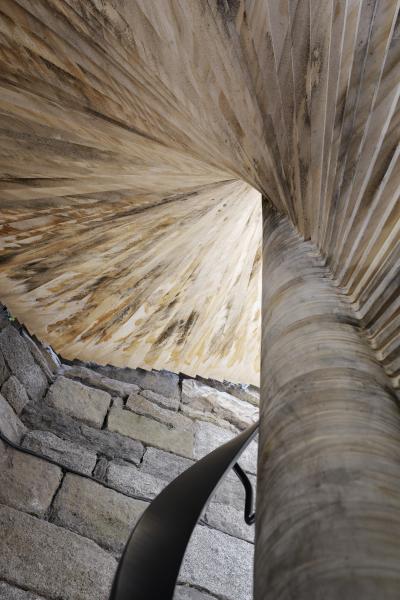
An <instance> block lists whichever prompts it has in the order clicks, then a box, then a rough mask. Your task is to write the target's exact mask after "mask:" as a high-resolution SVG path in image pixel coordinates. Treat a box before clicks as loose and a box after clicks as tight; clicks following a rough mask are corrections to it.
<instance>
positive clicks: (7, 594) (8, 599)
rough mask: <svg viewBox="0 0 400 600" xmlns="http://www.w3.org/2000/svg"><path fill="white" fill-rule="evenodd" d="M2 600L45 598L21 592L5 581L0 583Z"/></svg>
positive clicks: (38, 599)
mask: <svg viewBox="0 0 400 600" xmlns="http://www.w3.org/2000/svg"><path fill="white" fill-rule="evenodd" d="M0 598H1V600H44V598H43V596H38V595H37V594H35V593H32V592H27V591H25V590H21V589H20V588H16V587H14V586H12V585H8V583H5V582H4V581H0Z"/></svg>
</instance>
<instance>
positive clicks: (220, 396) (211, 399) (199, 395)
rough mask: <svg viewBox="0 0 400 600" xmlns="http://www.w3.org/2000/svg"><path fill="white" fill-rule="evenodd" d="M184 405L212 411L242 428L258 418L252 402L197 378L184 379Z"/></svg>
mask: <svg viewBox="0 0 400 600" xmlns="http://www.w3.org/2000/svg"><path fill="white" fill-rule="evenodd" d="M182 405H183V406H184V405H189V407H190V408H192V409H195V410H198V411H202V412H205V413H207V412H208V413H212V414H214V415H216V416H217V417H219V418H221V419H224V420H226V421H228V422H229V423H232V425H235V426H236V427H239V428H240V429H245V428H246V427H248V426H249V425H252V424H253V423H255V422H256V421H257V419H258V409H257V408H256V407H254V406H253V405H252V404H249V403H248V402H244V401H243V400H239V399H238V398H235V397H234V396H231V395H230V394H227V393H226V392H221V391H218V390H216V389H215V388H212V387H209V386H207V385H204V384H202V383H199V382H198V381H196V380H195V379H184V380H183V383H182Z"/></svg>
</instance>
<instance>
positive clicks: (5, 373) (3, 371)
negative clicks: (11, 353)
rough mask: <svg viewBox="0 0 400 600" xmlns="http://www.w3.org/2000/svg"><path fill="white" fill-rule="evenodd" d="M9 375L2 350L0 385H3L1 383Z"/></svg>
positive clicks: (0, 354) (0, 357) (0, 353)
mask: <svg viewBox="0 0 400 600" xmlns="http://www.w3.org/2000/svg"><path fill="white" fill-rule="evenodd" d="M9 375H10V373H9V370H8V369H7V365H6V362H5V360H4V357H3V354H2V352H1V351H0V385H3V383H4V382H5V381H6V380H7V379H8V377H9Z"/></svg>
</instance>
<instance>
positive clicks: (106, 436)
mask: <svg viewBox="0 0 400 600" xmlns="http://www.w3.org/2000/svg"><path fill="white" fill-rule="evenodd" d="M22 417H23V420H24V423H25V424H26V425H28V426H29V427H30V428H31V429H41V430H49V431H52V432H53V433H55V434H57V435H58V436H59V437H61V438H63V439H65V440H68V441H71V442H73V443H77V444H79V445H81V446H84V447H85V448H89V449H90V450H93V451H94V452H97V451H98V450H100V449H101V453H102V454H103V455H104V456H106V457H107V458H110V459H113V458H122V459H124V460H126V461H129V462H132V463H134V464H139V463H140V460H141V458H142V456H143V452H144V448H143V445H142V444H141V443H140V442H138V441H136V440H132V439H130V438H128V437H125V436H124V435H120V434H118V433H111V432H110V431H106V430H103V429H102V430H99V429H94V428H93V427H88V426H87V425H85V424H83V423H79V422H78V421H75V419H73V418H72V417H69V416H68V415H66V414H65V413H61V412H60V411H58V410H57V409H55V408H52V407H51V406H48V405H46V404H45V403H43V404H41V405H40V407H36V406H31V404H28V406H27V407H26V408H25V411H24V413H23V415H22Z"/></svg>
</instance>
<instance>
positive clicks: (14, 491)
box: [0, 441, 62, 598]
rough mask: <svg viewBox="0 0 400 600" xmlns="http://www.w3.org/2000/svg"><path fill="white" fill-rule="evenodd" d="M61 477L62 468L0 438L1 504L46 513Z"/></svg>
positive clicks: (40, 513)
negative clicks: (22, 450)
mask: <svg viewBox="0 0 400 600" xmlns="http://www.w3.org/2000/svg"><path fill="white" fill-rule="evenodd" d="M61 477H62V471H61V469H59V468H58V467H56V466H55V465H52V464H50V463H48V462H46V461H45V460H40V459H39V458H36V457H35V456H30V455H29V454H25V453H23V452H19V451H18V450H14V449H13V448H10V447H7V445H6V444H4V443H3V442H1V441H0V504H7V505H8V506H12V507H13V508H17V509H19V510H24V511H27V512H30V513H33V514H35V515H37V516H40V515H43V514H44V513H45V512H46V511H47V509H48V508H49V506H50V503H51V501H52V499H53V496H54V494H55V492H56V490H57V487H58V485H59V483H60V481H61ZM0 598H1V595H0Z"/></svg>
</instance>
